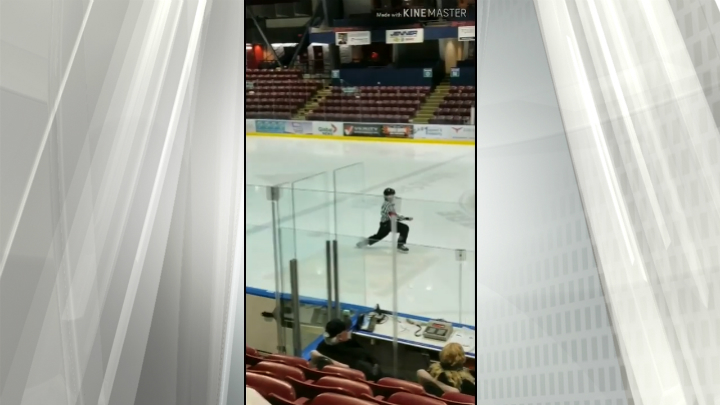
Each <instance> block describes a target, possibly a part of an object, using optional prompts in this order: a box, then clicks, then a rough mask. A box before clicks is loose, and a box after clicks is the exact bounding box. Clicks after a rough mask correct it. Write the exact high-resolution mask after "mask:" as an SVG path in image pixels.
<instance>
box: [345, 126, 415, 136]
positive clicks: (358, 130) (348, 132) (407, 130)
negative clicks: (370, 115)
mask: <svg viewBox="0 0 720 405" xmlns="http://www.w3.org/2000/svg"><path fill="white" fill-rule="evenodd" d="M412 132H413V127H412V125H403V124H361V123H345V124H344V125H343V133H344V134H345V136H367V137H376V138H412Z"/></svg>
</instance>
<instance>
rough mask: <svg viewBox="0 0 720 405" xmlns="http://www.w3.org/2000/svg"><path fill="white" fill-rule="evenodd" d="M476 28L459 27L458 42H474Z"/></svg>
mask: <svg viewBox="0 0 720 405" xmlns="http://www.w3.org/2000/svg"><path fill="white" fill-rule="evenodd" d="M474 40H475V26H474V25H473V26H470V27H458V41H474Z"/></svg>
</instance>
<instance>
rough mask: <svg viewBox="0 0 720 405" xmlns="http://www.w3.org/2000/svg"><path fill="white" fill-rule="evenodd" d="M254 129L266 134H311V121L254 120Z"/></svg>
mask: <svg viewBox="0 0 720 405" xmlns="http://www.w3.org/2000/svg"><path fill="white" fill-rule="evenodd" d="M255 130H256V131H257V132H260V133H268V134H295V135H312V134H313V123H312V122H311V121H284V120H255Z"/></svg>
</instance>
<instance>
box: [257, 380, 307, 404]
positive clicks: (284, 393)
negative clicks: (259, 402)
mask: <svg viewBox="0 0 720 405" xmlns="http://www.w3.org/2000/svg"><path fill="white" fill-rule="evenodd" d="M245 385H247V386H248V387H250V388H253V389H254V390H255V391H257V392H258V394H260V395H262V396H263V397H265V398H267V399H268V400H269V399H271V398H272V397H278V398H281V399H284V400H285V401H289V402H291V403H292V402H293V401H295V400H296V399H297V397H296V396H295V390H294V389H293V387H292V385H290V384H289V383H288V382H286V381H282V380H278V379H277V378H273V377H270V376H267V375H263V374H255V373H245Z"/></svg>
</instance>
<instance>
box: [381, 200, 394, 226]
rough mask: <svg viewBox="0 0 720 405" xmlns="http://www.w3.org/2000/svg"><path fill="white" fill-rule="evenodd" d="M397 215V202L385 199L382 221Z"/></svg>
mask: <svg viewBox="0 0 720 405" xmlns="http://www.w3.org/2000/svg"><path fill="white" fill-rule="evenodd" d="M392 215H395V216H397V212H396V211H395V203H394V202H392V201H385V202H384V203H383V205H382V208H381V209H380V222H387V221H389V220H390V216H392Z"/></svg>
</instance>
